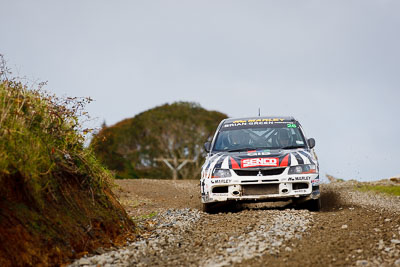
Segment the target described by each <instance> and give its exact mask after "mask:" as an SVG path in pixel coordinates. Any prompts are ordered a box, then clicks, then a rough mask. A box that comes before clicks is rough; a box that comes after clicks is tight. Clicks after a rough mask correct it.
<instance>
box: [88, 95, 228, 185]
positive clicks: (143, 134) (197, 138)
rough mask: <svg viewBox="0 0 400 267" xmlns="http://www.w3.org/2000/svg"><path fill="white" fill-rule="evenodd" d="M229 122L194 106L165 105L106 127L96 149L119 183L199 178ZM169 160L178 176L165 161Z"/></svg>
mask: <svg viewBox="0 0 400 267" xmlns="http://www.w3.org/2000/svg"><path fill="white" fill-rule="evenodd" d="M226 117H227V116H226V115H225V114H223V113H220V112H217V111H208V110H206V109H204V108H202V107H201V106H200V105H198V104H195V103H190V102H176V103H173V104H165V105H162V106H158V107H155V108H153V109H150V110H147V111H145V112H143V113H140V114H138V115H136V116H135V117H133V118H130V119H126V120H123V121H121V122H119V123H117V124H115V125H113V126H110V127H106V126H105V127H103V129H102V130H101V131H100V132H99V133H98V134H97V135H95V136H94V138H93V141H92V144H91V146H92V147H93V149H94V151H95V153H96V155H97V156H98V158H99V159H100V160H101V161H102V162H103V163H104V164H105V165H106V166H107V167H108V168H110V169H111V170H114V171H116V173H117V177H118V178H139V177H140V178H143V177H146V178H158V179H159V178H171V177H174V178H183V177H185V178H198V177H199V175H200V166H201V164H202V163H203V159H204V158H203V154H204V150H203V144H204V142H206V141H207V138H208V137H210V136H211V135H212V134H213V133H214V131H215V129H216V127H217V126H218V124H219V123H220V121H221V120H222V119H224V118H226ZM162 159H167V160H168V163H169V164H170V165H171V167H173V168H174V169H178V167H179V165H180V164H182V163H183V161H185V160H187V162H186V163H184V165H183V166H182V167H181V169H179V172H178V171H177V172H176V173H175V176H174V174H173V172H172V171H171V169H170V168H169V167H168V166H167V164H166V163H165V162H164V161H163V160H162Z"/></svg>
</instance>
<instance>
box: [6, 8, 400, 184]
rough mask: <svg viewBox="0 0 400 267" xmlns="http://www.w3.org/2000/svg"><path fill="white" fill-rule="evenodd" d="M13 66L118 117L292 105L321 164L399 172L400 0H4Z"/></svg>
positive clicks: (246, 111) (327, 168) (350, 173)
mask: <svg viewBox="0 0 400 267" xmlns="http://www.w3.org/2000/svg"><path fill="white" fill-rule="evenodd" d="M0 10H1V15H0V53H1V54H3V55H4V56H5V57H6V59H7V60H8V65H9V66H10V67H11V68H13V69H14V74H19V75H21V76H27V77H28V78H29V79H31V80H39V81H43V80H47V81H48V86H47V87H46V89H47V90H49V91H51V92H54V93H56V94H57V95H60V96H63V95H67V96H90V97H92V98H94V99H95V102H93V103H92V104H90V105H89V106H88V111H89V112H90V114H91V115H92V117H98V118H99V119H98V120H97V124H96V126H99V125H100V124H101V123H102V121H103V120H105V121H106V122H107V125H111V124H114V123H116V122H118V121H120V120H122V119H124V118H129V117H133V116H134V115H136V114H138V113H140V112H142V111H145V110H147V109H149V108H153V107H155V106H157V105H161V104H164V103H166V102H169V103H171V102H174V101H180V100H182V101H195V102H198V103H200V104H201V105H202V106H203V107H204V108H206V109H211V110H218V111H221V112H224V113H226V114H228V116H231V117H238V116H239V117H242V116H251V115H257V112H258V107H260V108H261V113H262V114H263V115H276V114H279V115H292V116H294V117H296V118H297V119H298V120H299V121H300V122H301V123H302V125H303V127H304V128H305V130H306V133H307V134H308V136H309V137H315V139H316V141H317V145H316V152H317V154H318V156H319V158H320V166H321V172H322V174H325V173H328V174H331V175H334V176H337V177H340V178H344V179H358V180H362V181H366V180H377V179H381V178H388V177H391V176H395V175H399V174H400V164H399V160H400V157H399V154H398V150H399V148H400V147H399V146H400V145H399V144H400V141H399V138H400V135H399V132H400V120H399V117H400V111H399V106H398V102H399V100H400V15H399V14H400V1H397V0H376V1H372V0H358V1H355V0H335V1H322V0H302V1H299V0H292V1H287V0H279V1H276V0H274V1H268V0H262V1H256V0H248V1H244V0H242V1H234V0H232V1H226V0H210V1H205V0H201V1H200V0H198V1H192V0H182V1H168V0H158V1H156V0H154V1H152V0H142V1H132V0H130V1H118V0H116V1H100V0H92V1H89V0H79V1H77V0H76V1H71V0H69V1H57V0H49V1H37V0H36V1H29V0H26V1H20V0H0Z"/></svg>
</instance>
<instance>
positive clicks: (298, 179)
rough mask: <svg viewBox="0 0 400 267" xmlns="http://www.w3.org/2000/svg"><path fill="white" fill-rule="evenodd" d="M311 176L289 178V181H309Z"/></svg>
mask: <svg viewBox="0 0 400 267" xmlns="http://www.w3.org/2000/svg"><path fill="white" fill-rule="evenodd" d="M310 179H311V176H300V177H289V179H288V181H309V180H310Z"/></svg>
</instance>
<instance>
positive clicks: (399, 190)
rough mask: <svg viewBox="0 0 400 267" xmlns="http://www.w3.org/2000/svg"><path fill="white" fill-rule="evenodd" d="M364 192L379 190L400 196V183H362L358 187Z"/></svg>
mask: <svg viewBox="0 0 400 267" xmlns="http://www.w3.org/2000/svg"><path fill="white" fill-rule="evenodd" d="M356 188H357V190H359V191H362V192H368V191H373V192H378V193H383V194H387V195H391V196H400V185H360V186H357V187H356Z"/></svg>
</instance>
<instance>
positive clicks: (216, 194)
mask: <svg viewBox="0 0 400 267" xmlns="http://www.w3.org/2000/svg"><path fill="white" fill-rule="evenodd" d="M227 195H228V193H213V196H216V197H218V196H221V197H223V196H227Z"/></svg>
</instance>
